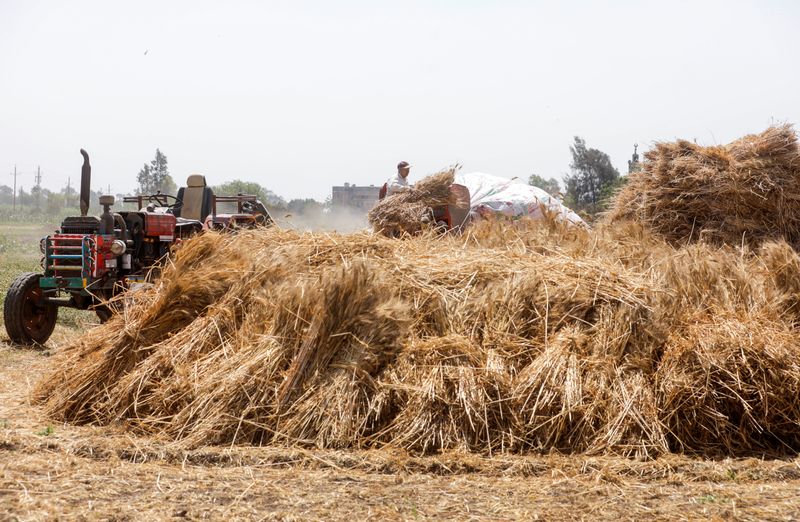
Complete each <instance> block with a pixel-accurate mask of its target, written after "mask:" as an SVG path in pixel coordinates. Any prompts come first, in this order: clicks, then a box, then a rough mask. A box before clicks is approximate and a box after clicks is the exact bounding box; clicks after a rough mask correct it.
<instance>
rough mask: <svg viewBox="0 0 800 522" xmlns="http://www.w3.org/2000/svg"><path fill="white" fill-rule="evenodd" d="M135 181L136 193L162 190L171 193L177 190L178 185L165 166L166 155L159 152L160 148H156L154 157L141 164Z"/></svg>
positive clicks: (150, 192) (151, 192)
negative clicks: (148, 162)
mask: <svg viewBox="0 0 800 522" xmlns="http://www.w3.org/2000/svg"><path fill="white" fill-rule="evenodd" d="M136 181H137V183H138V184H139V187H138V188H137V189H136V193H137V194H155V193H156V192H159V191H160V192H162V193H164V194H172V195H175V193H176V192H177V190H178V186H177V185H176V184H175V181H174V180H173V179H172V176H170V175H169V169H168V168H167V156H166V155H165V154H164V153H163V152H161V149H156V155H155V157H154V158H153V159H152V160H151V161H150V164H149V165H148V164H147V163H145V164H144V166H142V168H141V169H140V170H139V173H138V174H137V175H136Z"/></svg>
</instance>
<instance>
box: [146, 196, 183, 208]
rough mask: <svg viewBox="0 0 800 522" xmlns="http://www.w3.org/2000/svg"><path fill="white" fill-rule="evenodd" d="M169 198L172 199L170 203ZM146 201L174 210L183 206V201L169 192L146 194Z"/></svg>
mask: <svg viewBox="0 0 800 522" xmlns="http://www.w3.org/2000/svg"><path fill="white" fill-rule="evenodd" d="M170 200H172V203H170ZM147 202H148V203H153V202H155V203H156V204H157V205H158V206H159V207H166V208H167V209H168V210H175V209H176V208H180V207H181V206H183V201H181V200H180V199H178V198H176V197H175V196H171V195H169V194H150V195H149V196H147Z"/></svg>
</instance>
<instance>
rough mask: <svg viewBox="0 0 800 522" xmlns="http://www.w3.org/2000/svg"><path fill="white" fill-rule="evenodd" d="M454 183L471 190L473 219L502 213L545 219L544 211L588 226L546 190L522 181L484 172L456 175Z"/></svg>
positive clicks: (515, 216) (517, 216)
mask: <svg viewBox="0 0 800 522" xmlns="http://www.w3.org/2000/svg"><path fill="white" fill-rule="evenodd" d="M455 183H458V184H459V185H464V186H465V187H467V188H468V189H469V194H470V207H471V210H470V213H471V214H472V217H473V219H475V218H478V217H480V216H487V215H489V214H502V215H504V216H507V217H509V218H511V219H518V218H521V217H530V218H532V219H542V218H543V217H544V213H543V209H547V210H548V211H549V212H553V213H554V214H555V215H556V217H557V218H559V219H562V220H565V221H568V222H570V223H572V224H575V225H579V226H587V225H586V223H584V221H583V220H582V219H581V218H580V216H578V214H576V213H575V212H573V211H572V210H570V209H569V208H567V207H565V206H564V205H563V204H561V202H560V201H558V200H557V199H556V198H554V197H553V196H551V195H550V194H548V193H547V192H545V191H544V190H542V189H540V188H538V187H533V186H531V185H528V184H527V183H525V182H524V181H522V180H521V179H508V178H504V177H501V176H493V175H492V174H485V173H483V172H469V173H465V174H462V173H456V176H455Z"/></svg>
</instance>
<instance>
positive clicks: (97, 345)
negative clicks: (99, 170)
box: [36, 221, 800, 457]
mask: <svg viewBox="0 0 800 522" xmlns="http://www.w3.org/2000/svg"><path fill="white" fill-rule="evenodd" d="M798 267H800V257H798V255H797V254H796V253H795V252H794V251H793V250H792V249H791V248H790V247H789V246H788V245H787V244H786V243H782V242H773V243H768V244H766V245H764V246H763V247H762V248H761V249H760V250H758V251H754V252H750V251H742V250H740V249H735V248H729V247H714V246H710V245H695V246H692V247H690V248H686V249H680V250H677V249H675V248H674V247H672V246H670V245H669V244H668V243H666V242H664V241H662V240H661V239H658V238H657V237H654V236H652V235H651V234H649V233H648V232H647V231H646V230H645V229H643V228H641V227H637V226H634V225H620V226H616V227H612V228H602V227H601V228H600V229H599V230H596V231H593V232H587V231H582V230H574V229H567V228H563V227H562V226H560V225H559V224H558V223H555V222H552V221H547V222H542V223H532V222H524V221H522V222H517V223H514V224H508V223H484V224H481V225H478V226H476V227H475V228H473V229H471V230H469V231H467V232H466V233H465V234H464V235H462V236H459V237H450V236H445V237H435V236H433V235H429V234H422V235H420V236H417V237H414V238H410V239H407V240H393V239H389V238H384V237H382V236H379V235H372V234H367V233H360V234H353V235H337V234H314V233H301V232H296V231H286V230H279V229H267V230H256V231H243V232H241V233H240V234H238V235H235V236H234V235H231V236H223V235H218V234H214V233H209V234H205V235H203V236H202V237H198V238H195V239H192V240H190V241H187V242H186V243H184V244H183V245H182V246H181V247H180V248H179V249H178V250H177V252H176V254H175V257H174V260H173V261H172V263H171V264H170V265H169V266H168V267H167V268H166V269H165V270H164V273H163V277H162V278H161V280H160V281H159V282H158V283H157V285H156V286H155V287H153V288H151V289H148V290H145V291H141V292H136V293H133V294H130V295H129V297H128V298H127V300H128V303H127V306H126V307H125V309H124V311H123V312H122V313H121V315H119V316H117V317H115V318H114V319H112V320H111V321H110V322H109V323H107V324H106V325H103V326H100V327H98V328H96V329H94V330H91V331H89V332H88V333H87V334H86V335H85V336H83V337H82V338H80V339H79V340H77V341H75V342H74V343H73V344H71V345H69V346H67V347H65V348H64V349H63V350H62V351H61V353H60V354H59V355H58V358H57V359H56V360H55V362H54V365H53V370H52V373H51V374H50V375H48V376H47V377H46V378H44V379H43V380H42V381H41V382H40V383H39V385H38V388H37V390H36V397H37V398H38V400H39V401H40V402H42V403H43V404H44V405H45V407H46V410H47V411H48V412H49V414H50V415H52V416H53V417H55V418H58V419H60V420H64V421H68V422H74V423H100V424H106V423H122V424H124V425H126V426H127V427H128V428H129V429H132V430H135V431H137V432H142V433H149V434H153V435H157V436H160V437H164V438H166V439H169V440H174V441H176V443H179V444H181V445H185V446H200V445H205V444H255V445H262V444H282V445H298V444H299V445H304V446H315V447H322V448H353V447H376V446H385V445H390V446H397V447H401V448H406V449H408V450H410V451H415V452H431V451H438V450H442V449H450V448H463V449H469V450H472V451H477V452H482V453H497V452H528V451H552V450H558V451H563V452H588V453H596V454H597V453H618V454H623V455H636V456H643V457H653V456H657V455H660V454H664V453H668V452H675V451H681V452H693V453H703V454H733V455H740V454H752V453H754V452H764V451H769V452H785V451H789V450H792V451H795V450H797V449H800V437H799V436H798V435H800V406H799V405H798V401H797V397H798V393H800V367H799V366H798V362H797V361H798V357H797V355H798V353H800V336H798V332H797V326H796V324H797V320H798V317H800V315H798V305H797V303H798V302H799V301H798V300H800V285H798V283H797V280H798V279H797V275H798V272H797V271H798Z"/></svg>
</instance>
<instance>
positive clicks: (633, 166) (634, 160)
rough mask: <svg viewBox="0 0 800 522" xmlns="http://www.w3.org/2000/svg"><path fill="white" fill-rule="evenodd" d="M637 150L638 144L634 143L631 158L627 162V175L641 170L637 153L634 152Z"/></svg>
mask: <svg viewBox="0 0 800 522" xmlns="http://www.w3.org/2000/svg"><path fill="white" fill-rule="evenodd" d="M638 148H639V144H638V143H634V144H633V156H631V159H629V160H628V174H630V173H631V172H636V171H637V170H639V169H640V168H641V167H640V166H639V153H637V152H636V149H638Z"/></svg>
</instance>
